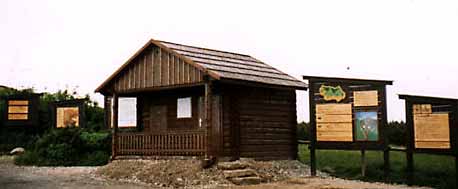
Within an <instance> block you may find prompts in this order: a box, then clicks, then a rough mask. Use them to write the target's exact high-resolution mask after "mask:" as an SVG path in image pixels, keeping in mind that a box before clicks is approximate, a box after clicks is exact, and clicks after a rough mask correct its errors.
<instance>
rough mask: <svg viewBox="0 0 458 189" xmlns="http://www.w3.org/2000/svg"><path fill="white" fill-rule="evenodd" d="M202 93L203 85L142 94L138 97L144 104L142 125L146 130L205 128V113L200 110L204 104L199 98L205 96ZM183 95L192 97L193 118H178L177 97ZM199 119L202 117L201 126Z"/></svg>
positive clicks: (140, 121)
mask: <svg viewBox="0 0 458 189" xmlns="http://www.w3.org/2000/svg"><path fill="white" fill-rule="evenodd" d="M202 95H203V88H202V87H194V88H187V89H180V90H174V91H164V92H154V93H144V94H142V95H140V96H139V98H138V99H137V100H138V103H140V104H142V106H141V110H140V114H139V115H141V116H140V120H139V124H140V127H141V128H143V131H144V132H166V131H176V130H198V129H205V127H204V125H203V124H204V115H203V113H202V112H201V111H199V110H201V109H202V108H199V106H203V104H202V103H203V100H199V98H203V97H202ZM183 97H191V106H192V110H191V115H192V117H191V118H177V99H178V98H183ZM199 103H201V104H199ZM160 111H162V112H160ZM199 119H202V126H201V127H199Z"/></svg>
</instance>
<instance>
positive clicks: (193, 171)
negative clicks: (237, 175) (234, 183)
mask: <svg viewBox="0 0 458 189" xmlns="http://www.w3.org/2000/svg"><path fill="white" fill-rule="evenodd" d="M96 173H97V174H99V175H102V176H105V177H108V178H110V179H117V180H127V181H133V182H143V183H148V184H152V185H154V186H161V187H174V188H176V187H191V186H202V185H206V186H212V185H213V186H216V185H220V186H223V185H230V184H231V183H230V182H229V181H227V180H226V179H225V178H224V176H223V174H222V172H221V171H220V170H218V169H216V168H209V169H202V168H201V164H200V161H199V160H116V161H113V162H112V163H110V164H108V165H106V166H103V167H100V168H99V169H98V170H97V172H96Z"/></svg>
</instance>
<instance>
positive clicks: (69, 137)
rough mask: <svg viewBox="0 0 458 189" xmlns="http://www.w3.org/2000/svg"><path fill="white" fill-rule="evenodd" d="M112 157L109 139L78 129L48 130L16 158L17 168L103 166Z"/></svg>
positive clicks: (103, 135) (102, 133)
mask: <svg viewBox="0 0 458 189" xmlns="http://www.w3.org/2000/svg"><path fill="white" fill-rule="evenodd" d="M110 154H111V135H110V134H109V133H107V132H91V131H89V130H84V129H80V128H60V129H50V130H49V131H48V132H46V133H45V134H44V135H43V136H42V137H41V138H40V139H39V140H38V141H37V142H36V144H35V146H34V147H33V149H32V150H30V151H27V153H25V154H23V155H21V156H19V157H18V158H16V160H15V163H16V164H19V165H43V166H77V165H103V164H106V163H107V162H108V160H109V157H110Z"/></svg>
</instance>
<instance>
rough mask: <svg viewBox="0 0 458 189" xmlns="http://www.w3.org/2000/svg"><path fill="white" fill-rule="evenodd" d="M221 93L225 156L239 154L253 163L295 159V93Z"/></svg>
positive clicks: (260, 90)
mask: <svg viewBox="0 0 458 189" xmlns="http://www.w3.org/2000/svg"><path fill="white" fill-rule="evenodd" d="M224 89H225V90H224V91H223V94H224V95H223V98H225V100H224V101H223V108H224V109H223V111H224V112H225V113H224V114H223V125H224V131H223V136H224V152H225V153H226V155H228V153H240V157H252V158H255V159H294V158H295V157H296V153H297V145H296V124H297V123H296V93H295V91H294V90H278V89H265V88H247V87H235V88H232V87H229V86H228V87H224ZM242 91H243V92H242ZM226 98H229V99H226ZM227 112H229V113H227ZM234 139H236V140H234ZM238 150H239V151H238Z"/></svg>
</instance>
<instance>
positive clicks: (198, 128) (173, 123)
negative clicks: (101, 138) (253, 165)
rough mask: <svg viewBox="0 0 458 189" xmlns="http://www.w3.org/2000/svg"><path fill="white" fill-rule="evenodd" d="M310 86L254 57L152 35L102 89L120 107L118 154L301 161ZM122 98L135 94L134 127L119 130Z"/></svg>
mask: <svg viewBox="0 0 458 189" xmlns="http://www.w3.org/2000/svg"><path fill="white" fill-rule="evenodd" d="M306 89H307V85H306V84H305V83H303V82H301V81H299V80H297V79H295V78H293V77H291V76H289V75H287V74H285V73H283V72H281V71H279V70H277V69H275V68H273V67H271V66H269V65H267V64H265V63H263V62H261V61H259V60H257V59H255V58H253V57H251V56H248V55H243V54H237V53H230V52H224V51H218V50H212V49H206V48H200V47H192V46H188V45H180V44H176V43H170V42H165V41H157V40H153V39H151V40H150V41H148V43H146V44H145V45H144V46H143V48H141V49H140V50H139V51H138V52H136V53H135V54H134V55H133V56H132V57H131V58H130V59H129V60H128V61H127V62H126V63H125V64H124V65H122V66H121V67H120V68H119V69H118V70H117V71H116V72H115V73H113V74H112V75H111V76H110V77H109V78H108V79H107V80H106V81H105V82H104V83H103V84H102V85H100V87H98V88H97V89H96V92H100V93H102V94H103V95H104V96H105V105H106V107H113V108H106V117H107V119H106V120H107V124H110V123H111V124H112V127H113V131H114V137H113V156H120V155H122V156H126V155H127V156H128V155H146V156H158V155H159V156H160V155H179V156H182V155H185V156H186V155H190V156H204V155H205V156H209V157H231V158H234V159H237V158H239V157H252V158H256V159H294V158H296V154H297V145H296V92H295V90H306ZM121 97H135V98H136V102H137V105H136V113H137V114H136V117H137V119H136V123H137V124H136V126H135V127H134V128H130V129H121V128H119V129H118V111H120V110H119V109H118V107H119V105H118V103H119V101H118V99H119V98H121ZM110 99H114V100H110Z"/></svg>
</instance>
